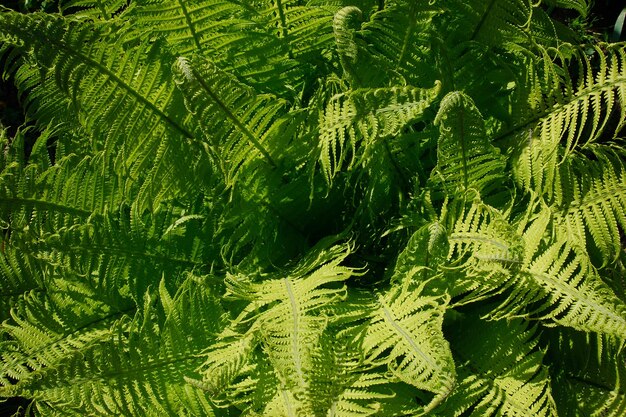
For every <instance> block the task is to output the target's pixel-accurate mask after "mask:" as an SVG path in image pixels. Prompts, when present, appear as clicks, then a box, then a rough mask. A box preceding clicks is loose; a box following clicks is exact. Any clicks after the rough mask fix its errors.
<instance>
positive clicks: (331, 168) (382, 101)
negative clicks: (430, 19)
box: [319, 83, 440, 183]
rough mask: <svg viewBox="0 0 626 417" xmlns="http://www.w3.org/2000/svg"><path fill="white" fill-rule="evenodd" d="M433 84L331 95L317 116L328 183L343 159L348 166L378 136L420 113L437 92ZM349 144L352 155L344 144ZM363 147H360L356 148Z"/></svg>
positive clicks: (396, 131)
mask: <svg viewBox="0 0 626 417" xmlns="http://www.w3.org/2000/svg"><path fill="white" fill-rule="evenodd" d="M439 87H440V84H439V83H436V84H435V86H434V87H433V88H430V89H425V88H416V87H391V88H380V89H362V90H353V91H350V92H347V93H343V94H338V95H336V96H334V97H332V98H331V99H330V101H329V102H328V104H327V105H326V108H325V110H324V113H323V114H322V115H321V116H320V139H319V140H320V153H321V154H320V163H321V166H322V170H323V172H324V174H325V176H326V180H327V181H328V182H329V183H330V182H331V181H332V179H333V177H334V176H335V175H336V173H337V172H339V171H340V170H341V168H342V166H343V164H344V163H345V161H346V160H348V161H349V167H351V166H352V165H353V164H354V163H358V162H361V160H362V155H364V154H365V153H367V149H368V147H369V146H371V145H372V143H374V142H375V141H377V140H382V139H384V138H389V137H393V136H394V135H397V134H399V133H400V132H401V130H402V129H403V128H404V127H405V126H406V125H408V124H409V123H411V122H415V121H417V120H419V119H420V117H422V115H423V114H424V112H425V111H426V109H427V108H428V107H429V106H430V104H431V103H432V102H433V100H434V99H435V97H436V96H437V94H438V93H439ZM348 146H350V147H351V152H350V153H351V155H349V154H348V151H347V150H346V148H347V147H348ZM361 147H362V148H363V149H362V150H361V149H359V148H361Z"/></svg>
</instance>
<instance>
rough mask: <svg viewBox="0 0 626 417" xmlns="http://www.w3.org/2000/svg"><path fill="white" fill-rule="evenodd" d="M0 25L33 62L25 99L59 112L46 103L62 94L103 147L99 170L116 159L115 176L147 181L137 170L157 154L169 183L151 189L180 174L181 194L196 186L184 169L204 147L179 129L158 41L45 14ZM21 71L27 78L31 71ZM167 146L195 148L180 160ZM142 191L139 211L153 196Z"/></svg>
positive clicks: (180, 116) (9, 15) (4, 18)
mask: <svg viewBox="0 0 626 417" xmlns="http://www.w3.org/2000/svg"><path fill="white" fill-rule="evenodd" d="M0 28H1V30H2V32H3V33H4V34H5V37H6V38H7V42H9V43H11V44H13V45H15V46H16V47H18V48H19V49H20V50H21V51H23V54H25V55H26V56H28V57H31V56H32V57H36V58H37V59H38V63H39V68H40V73H41V75H40V77H41V76H42V78H43V80H44V81H43V82H41V81H39V82H37V81H36V80H32V79H26V80H22V81H18V84H20V83H24V86H29V87H30V88H31V90H30V92H29V93H30V94H29V97H31V100H36V103H37V107H36V108H34V110H35V113H34V116H35V117H38V115H40V114H44V115H45V114H47V113H50V112H53V111H58V108H57V107H54V109H53V110H52V108H51V107H50V106H55V105H58V104H59V103H58V100H53V101H52V102H46V101H45V100H44V98H45V97H48V96H50V95H51V94H52V95H61V96H65V97H66V98H67V100H66V103H67V104H70V108H67V109H66V112H67V113H69V114H70V115H71V116H72V118H73V120H74V124H75V125H76V124H78V125H80V126H81V127H82V128H83V129H84V131H85V132H86V134H87V135H88V137H90V138H91V139H93V146H94V147H95V148H96V149H98V150H102V151H104V152H105V156H106V157H105V159H104V161H103V162H104V163H103V165H104V167H110V166H111V165H110V164H112V163H113V162H111V161H114V166H115V168H116V171H117V173H118V174H121V175H122V176H125V177H130V178H133V179H142V180H146V178H145V177H143V176H142V173H143V171H147V170H148V167H151V166H153V165H152V164H151V162H154V158H156V159H157V160H158V164H156V166H157V167H158V166H160V165H161V164H171V165H170V167H169V168H168V169H166V170H165V169H164V170H162V172H163V173H164V174H166V178H167V180H165V179H164V178H163V177H157V178H152V181H151V182H152V184H151V186H152V187H154V188H157V189H158V188H159V180H164V181H163V183H164V184H169V185H172V184H176V182H177V178H178V177H180V178H186V179H187V181H184V182H185V184H184V185H182V184H181V186H180V187H178V191H179V192H180V191H181V190H184V189H185V188H186V187H185V186H189V185H192V184H196V183H197V184H201V183H202V181H200V180H199V178H195V179H196V181H189V180H188V178H189V174H190V167H194V166H196V164H197V163H198V162H199V161H202V160H203V154H204V151H203V149H202V147H201V145H200V144H199V143H198V142H197V141H196V140H195V139H194V137H193V135H192V134H191V133H190V132H189V131H188V130H187V128H186V127H184V118H185V115H184V112H180V109H178V110H175V109H176V107H173V106H176V103H177V101H178V100H180V97H179V96H178V90H177V89H176V88H175V86H174V83H173V81H172V79H171V78H172V77H171V72H170V62H168V56H167V54H165V50H164V49H163V45H161V44H160V42H148V41H138V40H137V39H135V38H132V37H129V36H126V35H125V34H124V30H121V32H122V33H121V34H119V35H117V36H116V37H112V36H110V35H109V34H108V33H107V30H108V29H111V30H115V29H120V28H113V26H109V25H98V24H95V23H92V24H89V23H88V22H83V21H72V20H69V19H62V18H58V17H55V16H53V15H45V14H29V15H21V14H18V13H15V12H9V11H4V12H2V13H1V14H0ZM125 42H126V43H125ZM133 43H134V44H135V45H133ZM164 61H165V62H164ZM18 75H19V74H18ZM22 75H26V76H29V77H30V76H35V73H34V72H32V71H31V72H27V73H24V74H22ZM40 79H41V78H40ZM46 80H47V81H46ZM52 80H54V82H52ZM164 138H166V139H167V140H166V141H164ZM168 140H169V141H170V143H167V141H168ZM172 143H174V144H180V143H185V144H186V147H187V148H189V146H191V148H194V147H196V146H197V148H195V152H192V153H189V152H188V153H187V158H185V159H186V163H181V155H176V153H175V152H174V151H175V150H176V148H177V147H176V146H172ZM172 157H174V159H172ZM204 158H206V157H204ZM204 162H205V163H206V162H207V161H206V159H204ZM155 170H156V171H158V168H153V170H152V171H151V174H154V173H155V172H156V171H155ZM181 170H182V171H181ZM138 182H139V183H142V182H143V181H138ZM196 187H197V186H196ZM170 191H171V189H170ZM147 194H148V195H147V196H146V198H145V199H143V201H138V210H140V211H141V210H143V209H145V208H146V206H150V204H151V203H152V201H153V200H154V199H153V198H152V197H153V194H151V193H147ZM143 195H146V193H144V194H143ZM161 195H164V194H163V193H161ZM170 198H171V196H170Z"/></svg>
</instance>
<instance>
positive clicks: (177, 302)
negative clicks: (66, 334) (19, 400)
mask: <svg viewBox="0 0 626 417" xmlns="http://www.w3.org/2000/svg"><path fill="white" fill-rule="evenodd" d="M193 282H194V281H193V280H189V281H187V283H186V284H185V285H183V286H182V287H181V288H180V289H179V292H178V294H177V295H176V296H175V297H174V298H171V297H170V296H169V295H168V294H167V292H166V290H165V288H164V285H163V284H162V285H161V286H160V299H161V303H160V305H157V307H159V308H158V309H155V306H154V302H155V298H154V297H151V296H148V295H147V296H146V299H145V300H144V304H143V305H142V306H140V307H139V311H138V313H137V314H136V316H135V318H133V319H130V318H129V317H128V316H124V317H122V318H121V319H119V320H118V321H117V322H116V323H115V324H114V325H113V326H111V325H109V326H105V327H108V329H106V330H105V331H106V332H107V333H108V336H105V337H104V338H101V339H100V340H96V339H95V338H94V337H89V339H88V340H89V341H90V342H92V343H90V344H89V345H87V346H83V348H75V349H68V351H67V352H64V355H63V356H64V358H63V360H62V361H58V362H57V363H54V364H51V365H50V366H47V367H43V368H42V369H40V370H39V371H37V372H32V373H29V374H27V375H24V376H23V377H22V378H21V379H20V380H19V381H18V382H17V383H15V384H12V385H9V386H5V387H4V388H3V395H7V394H9V395H23V396H31V395H32V394H31V393H33V392H36V393H37V394H36V397H35V401H36V407H39V404H41V405H42V406H43V407H45V406H46V405H50V406H53V407H54V408H55V409H57V410H67V412H68V413H73V412H74V413H75V412H77V411H79V410H80V411H82V413H83V414H84V413H89V414H90V415H103V416H104V415H111V414H115V415H146V416H157V415H183V414H185V413H186V414H187V415H197V416H201V415H202V416H205V415H208V416H212V415H214V412H213V408H212V406H211V405H210V404H209V403H208V401H207V400H206V398H204V396H203V395H201V394H200V392H201V391H200V390H199V389H197V388H192V387H189V386H187V383H186V382H185V380H184V377H185V376H192V375H194V369H195V368H196V367H197V366H198V365H199V364H200V362H201V359H199V358H198V353H200V351H201V349H203V347H204V346H206V345H207V344H209V343H210V342H211V341H212V337H213V336H212V333H214V332H215V333H217V332H218V331H219V330H220V327H221V308H220V306H219V302H218V300H217V298H216V297H215V296H214V295H212V294H211V292H210V290H208V289H207V288H201V287H197V286H196V287H194V286H193ZM71 307H73V306H71ZM190 311H192V312H193V314H191V315H190V316H189V317H186V315H187V314H188V313H189V312H190ZM159 312H161V315H160V314H159ZM40 313H42V312H40ZM44 314H45V313H44ZM50 314H52V312H50ZM103 324H104V323H102V324H101V325H103ZM194 410H198V412H197V413H196V412H194Z"/></svg>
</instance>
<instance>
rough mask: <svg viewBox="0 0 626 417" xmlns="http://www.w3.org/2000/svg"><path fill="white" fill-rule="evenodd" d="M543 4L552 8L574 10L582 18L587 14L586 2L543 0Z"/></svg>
mask: <svg viewBox="0 0 626 417" xmlns="http://www.w3.org/2000/svg"><path fill="white" fill-rule="evenodd" d="M544 2H545V3H546V4H547V5H549V6H552V7H560V8H563V9H572V10H576V11H577V12H578V13H580V14H581V16H583V17H585V16H587V13H588V12H589V4H588V2H587V0H545V1H544Z"/></svg>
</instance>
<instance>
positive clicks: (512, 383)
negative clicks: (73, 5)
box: [435, 317, 557, 417]
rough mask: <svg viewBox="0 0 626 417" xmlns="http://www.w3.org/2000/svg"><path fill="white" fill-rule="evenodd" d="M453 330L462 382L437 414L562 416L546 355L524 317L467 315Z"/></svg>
mask: <svg viewBox="0 0 626 417" xmlns="http://www.w3.org/2000/svg"><path fill="white" fill-rule="evenodd" d="M455 328H456V331H455V332H454V333H452V334H451V346H452V349H453V350H454V354H455V357H457V358H458V359H457V360H458V361H459V362H460V363H461V364H462V365H461V366H460V367H459V369H458V373H459V383H458V385H457V387H456V388H455V390H454V391H453V392H452V394H451V395H450V396H449V397H448V398H447V399H446V400H445V402H444V403H443V404H442V405H441V407H440V408H438V409H435V413H437V411H439V410H441V411H439V413H437V415H441V416H460V415H468V416H476V417H479V416H480V417H490V416H517V417H521V416H526V417H535V416H542V417H548V416H557V408H556V404H555V402H554V399H553V398H552V393H551V383H550V376H549V374H548V368H547V367H546V366H544V365H543V364H542V362H543V356H544V353H543V352H542V351H541V350H539V348H538V338H537V337H536V335H535V329H534V328H529V327H528V324H527V323H525V322H523V321H522V320H519V319H518V320H511V321H505V320H499V321H489V322H485V321H482V320H477V319H470V318H469V317H468V318H465V319H463V320H462V322H461V323H458V327H455Z"/></svg>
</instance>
